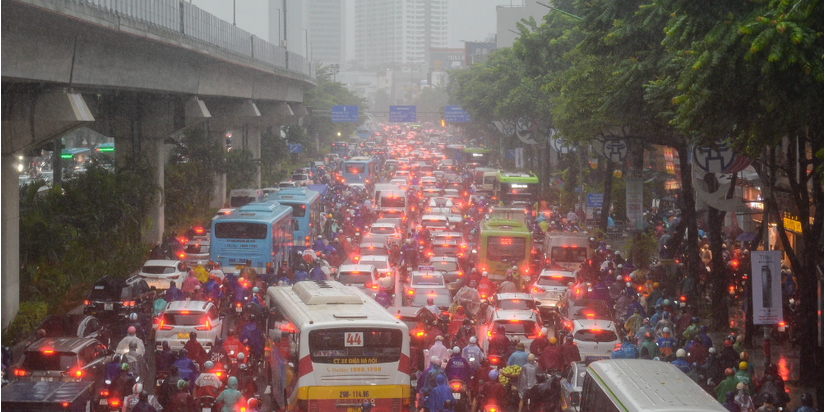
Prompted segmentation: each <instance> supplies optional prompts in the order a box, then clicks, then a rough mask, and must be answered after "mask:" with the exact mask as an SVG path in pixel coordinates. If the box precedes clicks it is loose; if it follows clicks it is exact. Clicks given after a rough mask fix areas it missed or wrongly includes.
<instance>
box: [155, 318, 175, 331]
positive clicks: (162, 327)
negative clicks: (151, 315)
mask: <svg viewBox="0 0 825 412" xmlns="http://www.w3.org/2000/svg"><path fill="white" fill-rule="evenodd" d="M158 330H172V327H171V326H169V325H164V321H163V319H161V320H160V324H158Z"/></svg>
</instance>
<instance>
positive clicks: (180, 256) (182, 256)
mask: <svg viewBox="0 0 825 412" xmlns="http://www.w3.org/2000/svg"><path fill="white" fill-rule="evenodd" d="M185 256H186V255H184V254H183V253H181V254H179V255H178V257H179V258H181V259H183V258H184V257H185Z"/></svg>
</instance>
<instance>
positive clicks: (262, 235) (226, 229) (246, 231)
mask: <svg viewBox="0 0 825 412" xmlns="http://www.w3.org/2000/svg"><path fill="white" fill-rule="evenodd" d="M266 233H267V226H266V224H263V223H249V222H219V223H215V237H216V238H218V239H266Z"/></svg>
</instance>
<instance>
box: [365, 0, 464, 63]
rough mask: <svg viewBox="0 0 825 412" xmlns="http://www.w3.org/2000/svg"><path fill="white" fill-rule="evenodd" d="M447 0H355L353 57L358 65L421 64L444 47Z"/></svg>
mask: <svg viewBox="0 0 825 412" xmlns="http://www.w3.org/2000/svg"><path fill="white" fill-rule="evenodd" d="M447 3H448V0H355V60H356V61H357V62H358V63H359V64H360V65H362V66H365V67H374V66H377V65H382V64H386V63H405V64H408V63H411V62H412V63H414V64H424V63H426V61H427V53H428V52H429V50H430V49H431V48H446V47H447V45H448V41H449V38H448V37H449V33H448V26H447V21H448V20H447V9H448V4H447Z"/></svg>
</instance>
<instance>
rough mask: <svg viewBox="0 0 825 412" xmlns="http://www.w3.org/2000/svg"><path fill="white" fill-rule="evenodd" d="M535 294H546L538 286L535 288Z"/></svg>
mask: <svg viewBox="0 0 825 412" xmlns="http://www.w3.org/2000/svg"><path fill="white" fill-rule="evenodd" d="M533 293H544V289H542V288H540V287H538V286H533Z"/></svg>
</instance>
